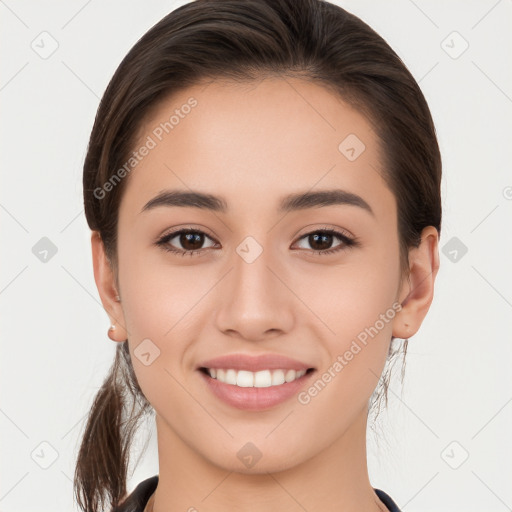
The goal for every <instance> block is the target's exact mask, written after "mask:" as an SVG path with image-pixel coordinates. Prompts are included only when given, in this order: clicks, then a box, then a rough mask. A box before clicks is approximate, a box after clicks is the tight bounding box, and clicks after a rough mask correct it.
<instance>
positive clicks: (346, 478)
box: [152, 411, 387, 512]
mask: <svg viewBox="0 0 512 512" xmlns="http://www.w3.org/2000/svg"><path fill="white" fill-rule="evenodd" d="M157 432H158V451H159V461H160V468H159V482H158V487H157V489H156V491H155V493H154V495H153V497H152V498H153V499H152V505H153V507H152V509H153V512H164V511H169V510H183V511H190V512H194V511H201V512H218V511H219V510H222V511H223V512H230V511H235V510H236V511H237V512H278V511H279V512H304V510H307V511H308V512H314V511H317V510H321V511H322V512H341V511H343V512H356V511H357V512H360V511H361V510H365V511H367V512H383V511H387V508H386V507H385V506H384V504H383V503H382V502H381V501H380V500H379V498H378V497H377V495H376V494H375V491H374V490H373V488H372V486H371V484H370V481H369V478H368V469H367V463H366V411H361V413H360V415H359V416H358V418H357V420H356V421H355V422H354V424H352V425H351V426H350V428H349V430H347V431H346V432H345V433H344V434H343V436H342V437H340V438H339V439H338V440H337V441H335V442H334V443H333V444H332V445H331V446H329V447H328V448H327V449H325V450H324V451H322V452H320V453H317V454H316V455H315V456H313V457H312V458H309V459H308V460H305V461H304V462H302V463H301V464H299V465H296V466H293V467H291V468H288V469H283V470H280V471H275V472H266V471H263V472H260V473H250V474H247V473H240V472H237V471H236V470H234V469H233V470H231V469H229V468H226V469H224V468H221V467H219V466H216V465H214V464H213V463H211V462H210V461H209V460H206V459H205V458H204V457H202V456H201V455H199V454H198V453H197V452H196V451H194V450H192V449H191V448H190V446H188V445H187V444H186V443H185V442H183V440H182V439H180V437H179V436H178V435H177V434H176V433H175V432H174V431H172V430H171V429H170V427H169V425H167V424H166V423H165V422H164V421H163V420H162V419H161V418H160V417H159V416H158V415H157ZM318 435H320V436H321V435H322V434H321V432H319V434H318ZM212 442H215V441H214V440H213V439H212ZM255 467H256V466H255Z"/></svg>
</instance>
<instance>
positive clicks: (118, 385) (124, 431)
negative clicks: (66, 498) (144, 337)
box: [74, 341, 151, 512]
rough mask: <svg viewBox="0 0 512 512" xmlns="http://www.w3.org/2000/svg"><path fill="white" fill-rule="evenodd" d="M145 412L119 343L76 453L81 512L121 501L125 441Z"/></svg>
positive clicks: (125, 348) (123, 347) (126, 456)
mask: <svg viewBox="0 0 512 512" xmlns="http://www.w3.org/2000/svg"><path fill="white" fill-rule="evenodd" d="M150 410H151V405H150V404H149V402H148V401H147V399H146V397H145V396H144V395H143V393H142V391H141V389H140V387H139V384H138V383H137V379H136V377H135V373H134V371H133V366H132V363H131V359H130V352H129V350H128V343H127V341H125V342H123V343H119V345H118V346H117V348H116V356H115V359H114V362H113V364H112V366H111V367H110V370H109V373H108V375H107V377H106V379H105V381H104V382H103V385H102V386H101V388H100V390H99V391H98V393H97V395H96V397H95V399H94V402H93V405H92V407H91V410H90V412H89V416H88V419H87V425H86V427H85V431H84V434H83V437H82V442H81V445H80V450H79V452H78V457H77V463H76V468H75V478H74V492H75V497H76V500H77V503H78V505H79V507H80V508H81V510H83V511H84V512H100V511H103V510H108V509H110V508H112V507H116V506H117V505H118V504H119V503H120V501H121V500H122V499H124V497H125V496H126V480H127V473H128V463H129V456H130V446H131V442H132V439H133V436H134V434H135V432H136V430H137V426H138V424H139V422H140V421H141V420H142V419H143V418H144V416H145V415H146V414H147V413H148V412H150Z"/></svg>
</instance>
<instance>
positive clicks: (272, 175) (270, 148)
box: [117, 78, 408, 472]
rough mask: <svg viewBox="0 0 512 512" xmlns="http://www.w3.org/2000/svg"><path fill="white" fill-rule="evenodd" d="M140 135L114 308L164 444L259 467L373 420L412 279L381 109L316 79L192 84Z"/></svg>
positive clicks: (124, 205) (297, 455) (300, 457)
mask: <svg viewBox="0 0 512 512" xmlns="http://www.w3.org/2000/svg"><path fill="white" fill-rule="evenodd" d="M187 105H188V106H187ZM173 114H174V118H171V116H172V115H173ZM166 123H167V124H166ZM139 135H140V137H139V141H138V143H137V144H136V149H139V148H141V147H142V146H143V145H145V146H146V147H147V148H149V149H148V150H147V151H145V150H142V151H139V157H140V158H139V157H138V158H139V161H138V163H137V165H136V167H135V168H134V170H133V171H132V172H131V173H130V175H129V176H128V177H127V178H125V179H127V180H128V181H127V184H126V185H127V186H126V189H125V191H124V194H123V198H122V201H121V205H120V211H119V225H118V246H117V250H118V282H119V288H120V289H119V293H120V296H121V306H119V307H120V308H122V309H120V310H119V317H120V318H118V320H121V322H120V323H122V324H123V326H124V327H126V330H127V337H128V340H129V347H130V352H131V355H132V361H133V366H134V369H135V373H136V376H137V379H138V381H139V384H140V386H141V389H142V390H143V392H144V394H145V396H146V397H147V398H148V400H149V401H150V403H151V404H152V406H153V407H154V409H155V411H156V414H157V425H158V436H159V444H165V443H168V445H169V446H171V445H173V446H176V445H178V444H181V445H183V446H187V449H188V450H190V451H191V452H194V453H195V454H197V455H198V456H200V457H201V458H202V459H203V460H207V461H209V462H210V463H212V464H215V465H216V466H219V467H222V468H225V469H227V470H235V471H239V472H264V471H276V470H279V469H285V468H289V467H292V466H296V465H298V464H300V463H301V462H304V461H306V460H308V459H311V458H312V457H315V456H317V455H318V454H319V453H321V452H322V451H323V450H324V449H325V448H327V447H329V446H331V445H333V443H336V442H338V441H340V440H341V439H343V438H345V439H348V438H349V437H350V436H352V435H354V434H353V432H354V431H355V429H356V428H357V429H359V433H360V430H361V428H363V427H364V422H362V418H365V417H366V411H367V403H368V399H369V397H370V396H371V394H372V391H373V390H374V388H375V386H376V384H377V381H378V376H380V374H381V372H382V369H383V366H384V363H385V359H386V355H387V351H388V348H389V343H390V338H391V336H392V335H393V334H395V335H396V333H394V330H396V329H397V322H398V321H399V319H401V318H402V317H403V315H402V313H398V311H399V309H400V302H401V301H403V299H404V298H405V296H406V295H407V292H408V289H405V287H404V285H402V283H401V274H400V261H399V237H398V232H397V210H396V202H395V198H394V196H393V194H392V192H391V191H390V190H389V188H388V186H387V185H386V182H385V181H384V180H383V178H382V176H381V155H380V152H379V151H380V150H379V145H378V140H377V138H376V135H375V133H374V131H373V130H372V127H371V125H370V123H369V121H368V120H367V119H366V118H365V117H363V116H362V115H361V114H360V113H358V112H357V111H356V110H354V109H353V108H351V107H350V106H348V105H347V104H346V103H344V102H343V101H342V100H341V99H340V98H339V97H338V96H336V95H334V94H333V93H331V92H329V91H328V90H327V89H325V88H323V87H321V86H319V85H315V84H312V83H308V82H306V81H302V80H299V79H286V80H284V79H278V78H274V79H265V80H262V81H259V82H253V83H250V84H243V85H241V84H234V83H230V82H224V83H220V82H212V83H210V84H208V85H206V84H201V85H197V86H194V87H191V88H189V89H187V90H184V91H182V92H180V93H179V94H177V95H174V96H173V97H172V98H169V99H167V100H165V102H163V103H161V104H160V105H158V108H157V109H156V110H154V111H153V112H152V113H151V116H150V117H149V118H148V119H147V120H146V122H145V123H144V125H143V127H142V129H141V132H140V134H139ZM142 153H144V155H142ZM328 192H330V194H329V193H328ZM165 193H168V195H167V196H166V195H165ZM179 193H187V194H192V193H194V194H196V193H197V194H204V195H206V197H199V198H197V197H195V199H194V198H193V197H192V195H189V196H183V195H182V196H180V195H179ZM320 193H325V194H324V195H323V196H322V195H321V194H320ZM158 196H159V197H160V199H158V200H156V201H152V200H154V199H155V198H157V197H158ZM148 203H149V204H148ZM180 230H183V231H182V232H181V233H179V232H180ZM120 339H123V337H121V338H120ZM225 356H233V357H234V359H232V360H229V361H227V360H225V361H212V360H214V359H217V358H221V357H225ZM259 356H263V357H262V358H260V359H258V357H259ZM203 367H210V368H213V369H215V372H212V373H213V375H216V376H217V377H218V378H215V379H213V378H212V377H210V376H208V375H207V373H206V372H207V371H205V370H202V369H201V368H203ZM279 369H282V370H285V371H284V372H279ZM223 370H231V371H229V372H227V371H226V372H224V371H223ZM233 370H242V371H240V372H237V371H233ZM250 370H253V371H250ZM293 370H299V373H296V372H294V371H293ZM300 370H304V371H305V370H307V372H306V373H305V374H304V375H302V373H303V372H300ZM281 373H282V374H283V375H284V379H285V383H281V382H282V380H283V378H282V376H281ZM226 379H227V382H225V381H226ZM231 379H234V381H233V380H231ZM237 379H238V380H237ZM273 379H274V380H273ZM223 380H224V382H223ZM255 380H256V382H257V386H256V387H251V384H252V385H253V386H254V383H255ZM288 381H289V382H288ZM233 382H237V383H239V384H240V385H236V384H234V383H233ZM272 382H274V384H275V385H271V386H269V384H272ZM260 385H261V386H262V387H259V386H260ZM305 440H306V441H307V442H305ZM248 443H251V444H248ZM244 450H245V451H244ZM257 453H260V454H262V457H261V460H260V461H259V462H258V463H257V464H256V465H254V468H252V467H251V466H250V464H247V463H245V462H244V461H245V459H244V458H243V457H244V455H247V454H248V455H255V454H257Z"/></svg>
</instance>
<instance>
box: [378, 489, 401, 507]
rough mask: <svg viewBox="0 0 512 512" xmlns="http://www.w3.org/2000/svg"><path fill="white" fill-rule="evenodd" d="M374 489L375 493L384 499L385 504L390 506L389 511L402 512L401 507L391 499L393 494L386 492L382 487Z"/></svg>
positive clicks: (381, 499)
mask: <svg viewBox="0 0 512 512" xmlns="http://www.w3.org/2000/svg"><path fill="white" fill-rule="evenodd" d="M373 490H374V491H375V493H376V494H377V496H378V497H379V499H380V501H382V503H384V505H386V507H387V508H388V510H389V512H401V511H400V509H399V508H398V505H397V504H396V503H395V502H394V501H393V500H392V499H391V496H389V495H388V494H386V493H385V492H384V491H382V490H381V489H375V488H374V489H373Z"/></svg>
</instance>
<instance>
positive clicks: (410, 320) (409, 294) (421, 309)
mask: <svg viewBox="0 0 512 512" xmlns="http://www.w3.org/2000/svg"><path fill="white" fill-rule="evenodd" d="M438 239H439V235H438V232H437V229H436V228H434V227H433V226H428V227H426V228H424V229H423V231H422V233H421V243H420V245H419V246H418V247H415V248H412V249H410V251H409V269H410V272H409V276H408V279H407V280H405V281H404V283H403V286H402V289H401V290H400V295H399V300H400V302H401V304H402V309H401V311H400V312H399V313H398V314H397V315H396V316H395V318H394V320H393V336H394V337H396V338H403V339H406V338H409V337H411V336H412V335H414V334H415V333H416V332H417V331H418V329H419V328H420V325H421V323H422V322H423V319H424V318H425V316H426V314H427V312H428V310H429V308H430V304H431V303H432V299H433V298H434V282H435V278H436V276H437V271H438V270H439V250H438Z"/></svg>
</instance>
